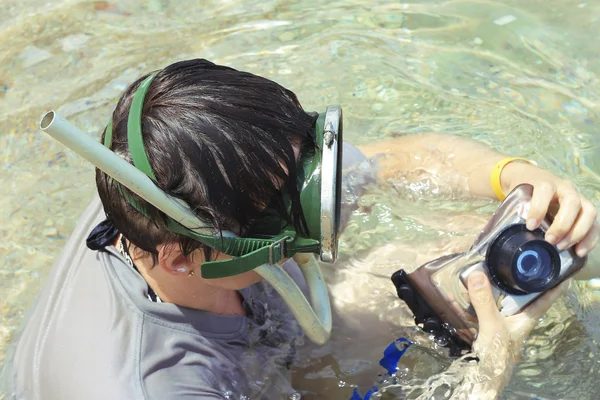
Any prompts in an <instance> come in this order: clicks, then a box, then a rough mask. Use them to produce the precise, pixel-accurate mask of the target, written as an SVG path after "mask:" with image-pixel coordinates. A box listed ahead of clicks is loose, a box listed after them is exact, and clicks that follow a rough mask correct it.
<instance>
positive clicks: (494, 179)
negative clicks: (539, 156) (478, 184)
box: [490, 157, 537, 201]
mask: <svg viewBox="0 0 600 400" xmlns="http://www.w3.org/2000/svg"><path fill="white" fill-rule="evenodd" d="M513 161H523V162H526V163H527V164H531V165H537V163H536V162H535V161H531V160H528V159H526V158H521V157H507V158H503V159H502V160H500V161H498V163H497V164H496V165H494V168H493V169H492V173H491V175H490V183H491V184H492V190H493V191H494V194H495V195H496V197H497V198H498V200H500V201H503V200H504V199H505V198H506V193H504V190H502V182H501V181H500V177H501V175H502V170H503V169H504V167H506V166H507V165H508V164H509V163H511V162H513Z"/></svg>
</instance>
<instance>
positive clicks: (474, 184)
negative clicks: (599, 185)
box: [361, 133, 600, 279]
mask: <svg viewBox="0 0 600 400" xmlns="http://www.w3.org/2000/svg"><path fill="white" fill-rule="evenodd" d="M361 150H362V151H363V152H364V153H365V155H367V156H368V157H374V156H378V162H379V164H380V166H381V169H380V170H379V178H380V179H382V180H384V181H386V180H388V179H393V178H394V177H395V176H397V175H400V174H406V173H408V172H411V171H415V170H419V169H421V170H426V171H428V172H429V173H432V174H434V175H436V176H439V177H440V178H442V179H443V180H444V181H445V182H447V183H448V184H450V185H451V186H452V187H453V189H464V191H465V192H466V193H468V194H470V195H473V196H478V197H487V198H496V196H495V194H494V191H493V189H492V186H491V183H490V174H491V172H492V169H493V168H494V166H495V165H496V164H497V163H498V161H500V160H502V159H503V158H505V157H506V155H504V154H502V153H499V152H497V151H495V150H492V149H491V148H490V147H488V146H486V145H485V144H483V143H479V142H477V141H475V140H472V139H468V138H463V137H459V136H453V135H443V134H436V133H427V134H417V135H406V136H399V137H395V138H392V139H388V140H384V141H381V142H377V143H374V144H372V145H367V146H362V147H361ZM500 182H501V186H502V189H503V191H504V193H509V192H510V191H511V190H512V189H513V188H514V187H515V186H517V185H519V184H522V183H529V184H531V185H532V186H533V187H534V191H533V198H532V201H531V209H530V211H529V218H528V221H527V227H528V228H529V229H531V230H533V229H536V228H537V227H539V225H540V223H541V221H542V219H543V218H544V216H545V215H546V214H547V213H548V210H549V208H550V206H559V208H558V212H557V214H556V216H555V218H554V222H553V223H552V226H551V227H550V229H548V232H547V233H546V240H547V241H548V242H550V243H552V244H555V245H556V246H557V247H558V248H559V249H567V248H570V247H571V246H575V245H576V247H575V250H576V251H577V254H578V255H579V256H585V255H588V254H589V253H590V251H591V250H592V249H593V248H594V247H595V246H596V244H597V243H598V239H599V238H600V226H599V225H598V223H597V222H596V215H597V211H596V207H595V206H594V205H593V204H592V203H591V202H590V201H589V200H588V199H586V198H585V197H584V196H582V195H581V194H580V193H579V192H578V191H577V189H576V188H575V187H574V186H573V184H572V183H571V182H570V181H568V180H565V179H561V178H559V177H557V176H555V175H554V174H552V173H551V172H549V171H546V170H544V169H542V168H538V167H536V166H534V165H531V164H527V163H523V162H512V163H509V164H508V165H506V166H505V167H504V169H503V170H502V174H501V176H500ZM590 264H592V265H589V266H588V267H587V268H586V269H585V270H583V271H582V272H581V273H580V275H579V276H578V279H589V278H591V277H597V276H600V263H597V262H596V263H590Z"/></svg>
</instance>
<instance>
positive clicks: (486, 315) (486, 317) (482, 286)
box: [467, 271, 502, 336]
mask: <svg viewBox="0 0 600 400" xmlns="http://www.w3.org/2000/svg"><path fill="white" fill-rule="evenodd" d="M467 285H468V290H469V299H470V300H471V305H472V306H473V308H474V309H475V313H477V319H478V321H479V334H480V335H482V334H483V335H490V336H493V335H494V334H495V333H496V332H497V330H498V329H500V328H501V326H502V316H501V315H500V311H498V306H497V305H496V302H495V301H494V296H493V295H492V287H491V285H490V281H489V280H488V278H487V276H486V275H485V274H484V273H483V272H480V271H475V272H473V273H471V274H470V275H469V279H468V281H467Z"/></svg>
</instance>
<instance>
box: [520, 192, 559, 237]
mask: <svg viewBox="0 0 600 400" xmlns="http://www.w3.org/2000/svg"><path fill="white" fill-rule="evenodd" d="M555 193H556V186H554V185H553V184H552V183H549V182H545V181H544V182H541V183H538V184H534V185H533V195H532V196H531V203H530V207H529V213H528V215H527V229H529V230H530V231H532V230H534V229H537V228H538V227H539V226H540V224H541V223H542V220H543V219H544V217H545V216H546V214H548V206H549V205H550V203H551V202H552V199H553V198H554V194H555Z"/></svg>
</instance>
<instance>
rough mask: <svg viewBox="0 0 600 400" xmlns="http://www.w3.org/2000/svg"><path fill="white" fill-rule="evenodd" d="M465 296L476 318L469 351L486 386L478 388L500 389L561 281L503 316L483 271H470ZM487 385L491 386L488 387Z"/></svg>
mask: <svg viewBox="0 0 600 400" xmlns="http://www.w3.org/2000/svg"><path fill="white" fill-rule="evenodd" d="M467 284H468V290H469V298H470V301H471V304H472V305H473V308H474V309H475V312H476V313H477V318H478V322H479V333H478V335H477V339H476V340H475V342H474V343H473V351H474V352H475V353H476V355H477V356H478V358H479V364H478V367H479V371H478V373H479V375H480V379H478V380H479V381H480V382H486V383H487V385H486V386H487V387H486V388H485V389H484V388H478V391H480V392H486V393H487V392H490V391H500V390H502V389H503V388H504V386H506V384H508V381H509V379H510V376H511V373H512V367H513V366H514V364H516V363H517V362H518V361H519V358H520V357H519V356H520V351H521V348H522V347H523V344H524V343H525V339H527V337H528V336H529V334H530V333H531V331H532V330H533V328H534V327H535V326H536V325H537V323H538V321H539V319H540V318H541V317H542V315H544V314H545V313H546V311H547V310H548V309H549V308H550V306H551V305H552V304H553V303H554V302H555V301H556V299H558V297H559V296H560V295H561V294H562V293H563V292H564V290H565V288H566V287H567V285H568V281H565V282H563V283H561V284H560V285H558V286H557V287H555V288H554V289H552V290H549V291H548V292H546V293H545V294H544V295H542V296H541V297H539V298H538V299H537V300H536V301H534V302H533V303H531V304H530V305H529V306H527V307H526V308H525V309H524V310H523V311H522V312H521V313H519V314H516V315H513V316H510V317H504V316H502V315H501V314H500V311H499V310H498V307H497V305H496V303H495V301H494V297H493V295H492V288H491V285H490V282H489V280H488V279H487V276H486V275H485V274H484V273H483V272H473V273H472V274H471V275H469V279H468V283H467ZM490 386H491V387H490Z"/></svg>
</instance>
